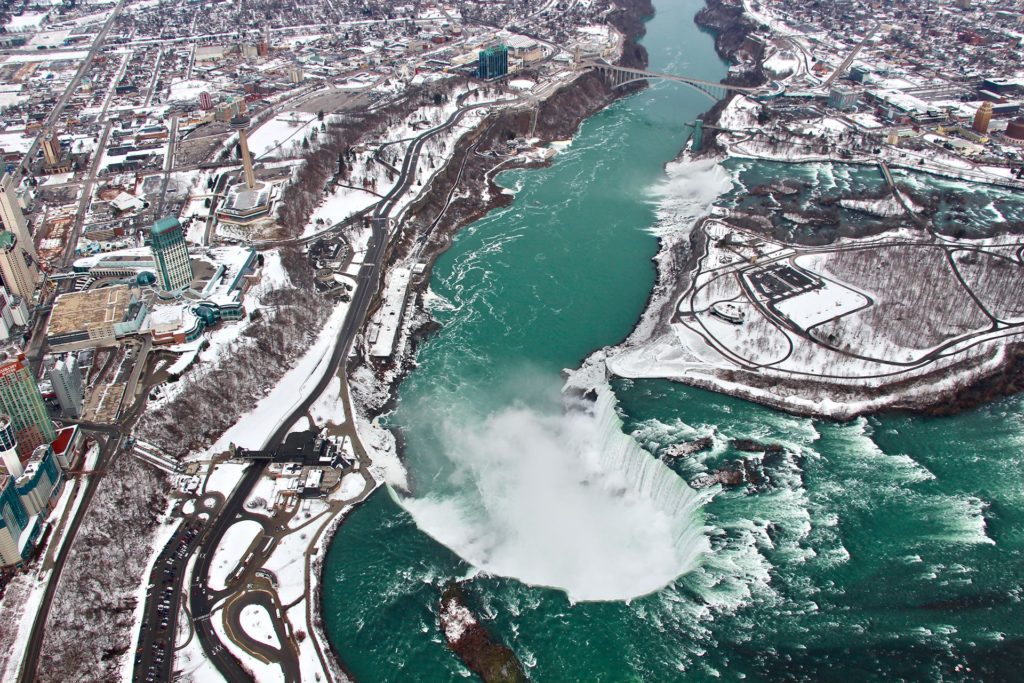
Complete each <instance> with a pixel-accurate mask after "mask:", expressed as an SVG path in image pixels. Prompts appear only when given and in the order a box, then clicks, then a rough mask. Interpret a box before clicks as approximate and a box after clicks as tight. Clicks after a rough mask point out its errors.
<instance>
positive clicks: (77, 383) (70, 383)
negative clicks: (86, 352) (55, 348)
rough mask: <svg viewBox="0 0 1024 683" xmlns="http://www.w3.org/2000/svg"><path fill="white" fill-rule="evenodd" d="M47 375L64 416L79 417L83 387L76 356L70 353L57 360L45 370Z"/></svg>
mask: <svg viewBox="0 0 1024 683" xmlns="http://www.w3.org/2000/svg"><path fill="white" fill-rule="evenodd" d="M47 375H48V376H49V378H50V384H52V385H53V391H54V393H55V394H57V402H58V403H60V409H61V410H62V411H63V412H64V414H65V415H67V416H69V417H74V418H79V417H81V416H82V406H83V405H84V404H85V387H84V386H83V385H82V371H81V370H80V369H79V367H78V356H76V355H75V354H73V353H72V354H68V355H67V356H65V357H64V358H61V359H59V360H58V361H57V362H56V363H54V364H53V367H51V368H50V369H49V370H47Z"/></svg>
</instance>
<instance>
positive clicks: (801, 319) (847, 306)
mask: <svg viewBox="0 0 1024 683" xmlns="http://www.w3.org/2000/svg"><path fill="white" fill-rule="evenodd" d="M824 283H825V286H824V287H821V288H820V289H813V290H811V291H809V292H804V293H803V294H798V295H797V296H793V297H790V298H788V299H784V300H782V301H780V302H778V303H777V304H775V309H776V310H777V311H778V312H779V313H781V314H782V315H784V316H786V317H787V318H789V319H790V320H792V321H793V322H794V323H796V324H797V325H799V326H800V327H802V328H803V329H805V330H806V329H809V328H811V327H814V326H815V325H817V324H819V323H823V322H825V321H826V320H831V319H832V318H838V317H840V316H843V315H846V314H847V313H852V312H854V311H856V310H857V309H859V308H863V307H864V306H866V305H868V303H870V302H869V300H868V298H867V297H866V296H864V295H863V294H860V293H859V292H855V291H853V290H852V289H850V288H849V287H844V286H843V285H840V284H837V283H835V282H831V281H829V280H824Z"/></svg>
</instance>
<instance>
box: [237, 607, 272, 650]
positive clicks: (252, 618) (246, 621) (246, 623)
mask: <svg viewBox="0 0 1024 683" xmlns="http://www.w3.org/2000/svg"><path fill="white" fill-rule="evenodd" d="M238 622H239V623H240V624H241V625H242V629H243V630H244V631H245V632H246V634H247V635H248V636H249V637H250V638H252V639H253V640H257V641H259V642H261V643H265V644H266V645H269V646H270V647H276V648H278V649H280V648H281V641H280V640H279V639H278V637H277V631H275V630H274V622H273V621H272V620H271V618H270V613H269V612H267V610H266V608H264V607H263V606H261V605H246V606H245V607H243V608H242V611H241V613H240V614H239V615H238Z"/></svg>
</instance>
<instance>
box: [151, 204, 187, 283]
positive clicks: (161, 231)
mask: <svg viewBox="0 0 1024 683" xmlns="http://www.w3.org/2000/svg"><path fill="white" fill-rule="evenodd" d="M149 246H150V247H151V248H152V249H153V260H154V261H156V267H157V271H158V277H157V280H158V281H159V283H160V289H162V290H163V291H165V292H180V291H182V290H184V289H187V288H188V286H189V285H190V284H192V264H191V262H189V259H188V245H187V244H186V243H185V231H184V230H182V229H181V223H179V222H178V219H177V218H175V217H174V216H166V217H165V218H161V219H160V220H158V221H157V222H156V223H154V224H153V228H152V230H150V232H149Z"/></svg>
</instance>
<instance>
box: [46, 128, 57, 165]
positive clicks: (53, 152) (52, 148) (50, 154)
mask: <svg viewBox="0 0 1024 683" xmlns="http://www.w3.org/2000/svg"><path fill="white" fill-rule="evenodd" d="M42 148H43V158H44V159H46V165H47V166H56V165H57V164H59V163H60V141H59V140H58V139H57V134H56V133H50V134H49V135H44V136H43V142H42Z"/></svg>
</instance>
